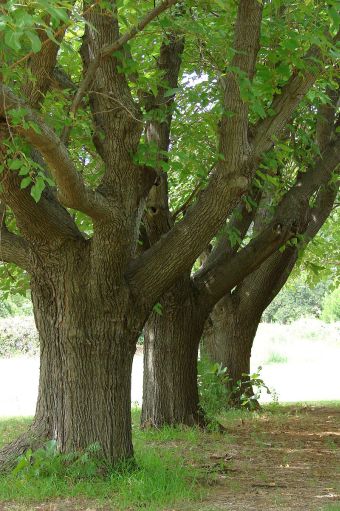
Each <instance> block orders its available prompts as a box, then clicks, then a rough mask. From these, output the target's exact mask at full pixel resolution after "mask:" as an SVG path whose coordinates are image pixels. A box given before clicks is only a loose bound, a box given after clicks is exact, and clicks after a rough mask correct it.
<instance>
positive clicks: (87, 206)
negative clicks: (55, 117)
mask: <svg viewBox="0 0 340 511" xmlns="http://www.w3.org/2000/svg"><path fill="white" fill-rule="evenodd" d="M19 108H23V109H25V111H26V115H25V116H24V119H25V121H26V123H27V125H28V127H26V128H24V127H22V126H15V127H11V130H12V131H16V132H17V133H18V134H19V135H21V136H23V137H24V138H25V139H26V140H27V141H28V142H30V143H31V144H32V145H33V146H34V147H35V148H36V149H38V150H39V152H40V153H41V154H42V156H43V157H44V160H45V162H46V163H47V165H48V166H49V169H50V171H51V174H52V176H53V178H54V181H55V183H56V185H57V188H58V198H59V199H60V201H61V202H62V204H64V206H66V207H72V208H74V209H78V210H79V211H82V212H84V213H86V214H88V215H89V216H92V217H99V216H102V215H105V214H107V211H108V206H107V203H106V201H105V199H104V197H103V196H101V195H100V194H99V193H98V192H94V191H92V190H90V189H88V188H87V187H86V186H85V183H84V181H83V178H82V176H81V175H80V174H79V173H78V172H77V170H76V168H75V166H74V164H73V162H72V160H71V159H70V156H69V154H68V151H67V149H66V147H65V146H64V144H63V143H62V142H61V141H60V139H59V138H58V136H57V135H56V134H55V132H54V131H53V130H52V129H51V128H50V127H49V126H47V124H45V123H44V122H43V120H42V119H41V118H40V117H39V116H38V114H37V113H36V112H34V111H33V110H32V109H31V108H29V106H28V105H27V104H26V103H24V102H23V101H21V100H20V99H19V98H18V97H17V96H15V94H13V92H12V91H11V90H10V89H9V88H8V87H7V86H5V85H3V84H0V116H3V117H6V119H9V120H10V119H11V113H10V111H11V110H12V109H13V110H16V109H19ZM32 126H33V127H32Z"/></svg>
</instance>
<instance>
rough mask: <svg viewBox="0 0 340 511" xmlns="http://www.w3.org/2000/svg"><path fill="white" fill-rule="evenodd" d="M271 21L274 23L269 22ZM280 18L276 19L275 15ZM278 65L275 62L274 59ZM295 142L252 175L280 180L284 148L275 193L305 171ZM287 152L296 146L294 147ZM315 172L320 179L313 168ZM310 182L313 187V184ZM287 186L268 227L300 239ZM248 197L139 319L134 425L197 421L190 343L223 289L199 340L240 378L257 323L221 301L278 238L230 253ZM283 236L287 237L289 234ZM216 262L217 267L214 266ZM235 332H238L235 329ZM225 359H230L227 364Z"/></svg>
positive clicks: (246, 218) (295, 199) (301, 219)
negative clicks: (200, 263) (139, 384)
mask: <svg viewBox="0 0 340 511" xmlns="http://www.w3.org/2000/svg"><path fill="white" fill-rule="evenodd" d="M275 21H276V22H277V19H276V20H275ZM280 23H282V20H281V18H280ZM267 57H268V56H267ZM281 64H282V65H283V63H282V62H281ZM319 85H320V84H319ZM253 87H254V88H255V84H253ZM267 93H268V91H267ZM324 94H325V93H324V90H322V89H320V87H316V88H315V90H314V91H313V93H312V94H311V95H310V96H311V99H312V98H313V99H312V102H313V105H314V106H312V105H310V106H308V108H307V113H308V116H309V121H310V116H311V114H312V113H313V119H312V126H313V128H312V132H313V134H314V133H315V129H314V128H315V114H314V112H315V105H316V102H315V99H316V96H319V98H323V100H325V95H324ZM317 102H318V101H317ZM302 115H303V116H306V109H304V110H303V114H302ZM321 125H322V122H319V126H320V127H321ZM326 126H327V127H328V129H330V130H331V131H333V124H332V122H330V123H329V124H328V123H327V122H326ZM306 127H307V129H308V130H309V131H311V127H310V124H309V126H304V125H303V124H302V125H301V126H300V127H299V126H298V128H297V129H298V130H299V132H300V133H295V132H294V133H293V131H295V130H293V131H292V132H291V133H290V136H291V137H292V138H295V137H296V138H297V139H299V138H301V140H302V141H303V142H304V144H305V145H306V139H308V145H309V147H308V150H309V153H310V155H312V154H314V151H313V150H312V148H313V147H314V146H315V144H314V143H312V144H311V140H310V138H309V137H308V136H307V134H305V136H304V137H302V136H301V133H302V131H303V130H304V129H305V128H306ZM288 131H289V130H288ZM332 143H333V142H332ZM295 145H296V144H295ZM302 146H303V144H302ZM302 146H300V147H299V151H298V152H296V155H295V157H296V159H295V161H293V166H291V165H292V158H291V152H292V150H293V148H292V147H291V146H290V147H289V145H288V144H283V143H282V140H279V141H278V143H277V144H276V146H275V151H274V153H273V154H271V155H269V157H268V166H267V168H266V171H265V174H264V173H263V170H262V168H260V169H259V173H258V175H259V176H262V177H261V178H260V179H263V180H266V182H267V184H268V183H269V185H271V187H272V188H273V181H274V184H275V185H276V186H277V184H278V182H279V181H280V180H279V177H280V176H273V175H272V173H273V163H274V164H275V167H274V169H275V168H276V167H277V160H278V161H280V159H282V154H283V153H286V154H285V155H284V158H283V159H285V160H286V163H285V165H286V164H287V160H289V159H290V162H289V163H288V165H286V171H285V172H286V174H287V168H288V169H289V168H290V170H288V176H287V175H285V176H284V180H283V181H285V183H284V184H283V183H281V188H282V190H285V189H287V188H289V186H291V185H292V183H293V182H294V178H295V176H296V169H300V171H301V172H303V171H305V170H306V165H308V157H306V147H302ZM314 149H315V147H314ZM193 150H194V149H193ZM287 151H288V154H287ZM294 151H296V148H295V147H294ZM307 154H308V153H307ZM287 156H290V158H287ZM312 158H313V157H312ZM293 159H294V158H293ZM329 163H330V161H329ZM337 164H338V159H337V158H335V160H334V161H333V162H332V163H330V166H329V167H328V170H327V171H326V174H327V175H328V177H326V175H324V177H325V181H324V183H326V182H327V181H328V180H329V178H330V176H331V174H332V171H333V170H334V169H335V167H336V165H337ZM289 166H290V167H289ZM262 167H263V165H262ZM320 170H321V169H320ZM309 171H310V175H312V174H313V172H317V170H316V169H315V167H314V165H311V166H310V168H309ZM319 177H321V172H320V176H319ZM321 179H322V178H321ZM307 180H308V178H307ZM314 184H315V185H316V182H315V183H314ZM320 184H321V182H319V185H320ZM319 185H316V188H313V187H312V188H311V189H310V192H308V193H307V196H309V197H310V198H312V196H313V194H314V193H315V192H316V190H317V189H319ZM295 186H296V188H295V192H296V195H294V191H293V189H292V190H291V192H290V193H287V196H286V197H284V198H283V199H282V204H281V206H280V207H279V210H280V209H281V212H283V211H285V212H286V210H287V211H288V212H290V214H291V216H290V218H289V213H288V214H287V215H286V218H285V219H284V221H282V219H280V213H279V212H278V213H277V216H276V217H275V220H276V222H277V224H276V225H281V224H282V225H284V226H286V227H287V224H289V222H288V218H289V220H290V222H291V223H290V226H292V225H295V228H296V232H295V233H294V236H295V235H296V234H298V236H301V235H302V234H303V233H305V231H306V230H307V229H308V225H309V222H312V223H313V221H312V218H311V217H310V214H311V213H312V211H311V210H308V204H307V202H308V201H307V202H306V197H307V196H304V194H303V193H302V195H300V192H302V190H301V188H300V187H301V183H300V181H299V179H298V180H297V182H296V185H295ZM262 188H263V187H262ZM282 190H281V197H282ZM299 190H300V192H299ZM319 191H320V190H319ZM259 192H260V193H259ZM270 192H271V195H270V200H271V202H272V205H275V202H277V200H276V196H277V190H275V189H274V190H273V189H271V190H270ZM159 193H160V195H161V198H159V199H158V203H159V204H160V203H163V204H164V203H165V204H166V201H165V200H164V198H163V197H164V196H163V195H162V191H160V192H159ZM194 193H195V190H194ZM194 193H193V194H194ZM193 194H190V195H189V200H190V199H191V198H192V196H193ZM254 194H255V197H254V196H252V195H250V196H248V197H246V201H245V203H244V204H243V206H242V207H241V208H238V209H237V210H236V211H235V214H234V218H233V219H231V221H230V222H229V224H228V234H229V239H228V238H227V237H226V236H224V239H222V240H221V243H219V244H218V246H217V248H216V249H215V250H214V251H213V253H212V255H211V256H210V257H208V262H206V264H205V265H204V267H203V269H202V270H201V271H200V272H198V273H196V274H195V275H194V276H191V275H190V273H189V272H187V273H186V274H184V275H182V277H181V279H179V280H178V281H177V283H176V285H175V286H173V287H172V288H171V290H169V291H168V292H167V293H166V294H165V295H163V297H162V299H161V300H160V305H161V308H160V311H161V314H159V311H158V313H153V314H152V315H151V316H150V318H149V320H148V322H147V324H146V327H145V331H144V332H145V333H144V389H143V396H144V401H143V412H142V424H143V423H147V424H150V423H151V424H154V425H155V426H161V425H163V424H176V423H186V424H193V423H195V422H201V420H202V416H201V412H200V409H199V406H198V391H197V385H196V375H197V370H196V362H197V350H198V344H199V339H200V336H201V334H202V333H203V329H204V323H205V321H206V320H207V318H208V316H209V313H210V312H211V311H212V307H213V306H214V305H215V304H216V301H218V300H217V297H220V298H221V297H222V296H223V294H224V293H225V296H224V298H223V300H221V302H220V303H219V304H218V306H216V308H215V310H214V312H213V313H212V315H211V317H212V318H214V319H213V321H214V325H215V327H216V328H215V331H214V332H212V329H211V328H210V329H208V328H206V329H205V334H204V335H205V337H206V346H207V347H208V346H209V347H210V350H209V351H210V355H211V356H212V358H213V359H214V360H217V361H222V362H225V361H226V360H227V361H228V368H229V370H231V372H232V373H233V368H234V369H235V374H231V377H232V381H233V382H234V383H235V382H236V381H237V380H238V379H240V378H241V375H242V373H243V372H247V373H249V360H250V350H251V344H252V340H253V338H254V336H255V333H256V329H257V323H256V321H251V322H250V321H248V320H247V317H248V316H249V317H250V318H251V319H253V317H252V316H253V309H252V307H251V301H250V300H249V301H248V302H247V305H246V306H245V310H244V311H242V313H241V314H240V315H239V316H237V314H236V310H234V308H231V303H229V299H228V296H229V295H230V296H231V291H232V290H233V288H234V287H235V286H236V285H238V284H241V283H242V282H243V281H244V279H245V277H246V276H247V275H248V274H251V273H252V271H253V270H254V269H256V267H257V266H259V265H260V264H261V262H263V261H264V260H265V259H266V258H267V257H268V256H269V255H270V254H271V253H273V252H275V250H277V249H278V248H279V246H280V243H282V239H280V238H279V237H278V238H277V239H276V242H275V243H272V244H271V243H270V239H269V238H267V239H266V237H265V236H264V237H262V244H261V243H260V239H258V240H257V242H258V244H255V245H250V246H251V247H252V249H253V250H251V249H250V246H249V247H248V249H246V248H245V249H243V250H240V251H238V249H239V246H240V242H241V243H242V242H243V239H244V238H245V237H246V235H247V233H248V234H249V231H248V229H249V227H250V226H251V224H252V223H253V220H254V215H255V214H256V209H257V203H256V201H255V199H256V200H257V201H259V195H260V194H261V190H260V191H259V190H257V191H256V190H253V195H254ZM322 197H324V199H326V198H327V205H325V204H322V207H323V208H325V209H324V210H322V209H321V206H320V212H321V211H322V215H321V216H320V217H319V220H318V221H320V223H319V228H320V227H321V225H322V223H323V222H324V221H325V219H326V218H327V216H328V214H329V211H330V210H329V208H331V206H332V200H334V191H333V189H332V190H331V192H329V191H327V192H325V191H324V190H323V191H322V192H321V193H320V201H321V202H322V200H323V199H322ZM300 200H301V201H302V204H303V206H302V207H297V206H298V204H299V201H300ZM250 204H252V205H253V207H250ZM254 205H255V207H254ZM185 206H186V204H185ZM167 210H168V209H167V208H166V207H164V206H163V208H162V209H160V211H162V212H163V215H164V216H165V213H164V211H167ZM184 210H185V208H184ZM180 211H181V212H182V211H183V207H182V208H180ZM308 211H309V212H308ZM315 212H316V211H315ZM160 214H161V213H160V212H159V216H160ZM306 214H307V217H308V216H309V220H307V219H306V218H305V215H306ZM155 223H156V222H155ZM257 223H258V222H257ZM160 225H161V226H164V225H165V230H166V228H167V227H166V225H167V222H164V223H163V224H162V223H160V224H158V225H157V227H156V228H155V232H156V238H157V234H159V232H160V231H161V229H162V227H160ZM148 227H149V226H148ZM163 228H164V227H163ZM310 229H311V227H310ZM288 230H289V229H288ZM259 232H261V230H259ZM148 234H149V239H151V240H152V239H153V233H152V232H151V234H150V228H149V229H148ZM290 235H291V236H292V232H291V231H290ZM254 241H255V240H254ZM237 251H238V252H237ZM289 252H290V248H289V249H287V252H286V254H285V256H284V257H285V258H286V257H288V256H287V254H288V253H289ZM243 258H244V259H243ZM273 258H274V256H273ZM264 264H265V263H264ZM292 265H293V266H294V263H292ZM218 266H219V270H218V269H217V267H218ZM209 277H210V278H211V277H212V278H211V282H210V281H209ZM248 279H249V280H251V279H252V275H249V277H248ZM207 281H208V286H207V287H208V289H209V290H208V296H206V293H205V291H206V289H204V287H205V284H206V282H207ZM282 285H283V282H282ZM274 289H275V285H274V284H273V286H272V288H270V291H272V292H273V293H274ZM227 291H228V293H227ZM268 292H269V291H268ZM276 292H277V291H276ZM233 294H234V291H233ZM235 296H237V293H235ZM273 297H274V295H273ZM273 297H272V298H273ZM261 314H262V311H261ZM261 314H260V316H261ZM217 329H219V332H217ZM242 330H244V332H243V333H242ZM218 335H220V337H221V338H222V339H221V342H222V345H223V349H224V357H223V358H221V357H218V356H217V355H216V352H215V353H214V351H213V350H212V345H213V344H214V347H215V349H216V348H217V346H216V342H217V338H216V336H218ZM207 337H209V338H210V342H209V341H208V339H207ZM228 337H230V342H229V343H228V344H227V343H226V338H228ZM242 338H243V339H245V338H249V339H251V342H250V341H249V342H248V343H247V345H248V347H247V348H246V349H245V352H244V353H240V348H239V346H240V344H237V343H235V340H239V341H240V342H241V339H242ZM220 349H221V348H220ZM227 349H230V356H227V354H226V350H227ZM237 353H238V354H239V355H240V357H241V359H243V360H240V362H239V364H238V365H237V364H236V355H237ZM220 355H221V353H220ZM232 358H233V363H231V359H232Z"/></svg>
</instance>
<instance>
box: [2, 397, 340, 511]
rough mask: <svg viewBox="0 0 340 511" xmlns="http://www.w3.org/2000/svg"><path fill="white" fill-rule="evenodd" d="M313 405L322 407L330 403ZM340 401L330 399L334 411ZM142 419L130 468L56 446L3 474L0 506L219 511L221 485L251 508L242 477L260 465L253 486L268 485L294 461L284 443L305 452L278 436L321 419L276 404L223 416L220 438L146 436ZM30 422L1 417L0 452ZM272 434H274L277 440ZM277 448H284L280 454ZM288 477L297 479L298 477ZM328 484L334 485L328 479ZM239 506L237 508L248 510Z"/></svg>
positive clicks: (179, 432)
mask: <svg viewBox="0 0 340 511" xmlns="http://www.w3.org/2000/svg"><path fill="white" fill-rule="evenodd" d="M308 404H309V403H308ZM315 404H318V405H319V406H325V405H329V404H330V403H327V404H326V403H324V402H321V403H320V402H319V403H315ZM339 404H340V403H339V402H332V405H333V406H335V405H337V406H339ZM139 415H140V411H139V410H137V409H135V410H133V413H132V417H133V437H134V446H135V459H136V464H134V465H133V466H131V464H130V465H127V464H125V465H121V466H120V467H118V468H115V469H112V468H109V469H107V467H104V466H103V463H102V462H101V461H100V458H99V456H98V452H97V451H96V450H95V449H92V451H91V450H88V452H86V453H85V454H84V453H82V454H78V455H73V457H70V456H65V455H63V456H61V455H58V454H57V453H56V452H55V450H53V449H52V450H50V454H46V452H45V451H43V453H41V452H40V454H39V453H36V454H35V460H36V461H35V462H34V463H33V465H31V463H30V459H29V458H28V462H27V463H25V462H24V463H23V467H22V468H21V470H20V471H18V472H17V473H12V474H9V475H6V476H2V477H0V502H6V501H9V502H12V505H14V503H15V506H18V507H17V508H15V509H21V510H23V509H24V510H25V511H28V510H30V509H33V508H35V507H34V506H35V503H39V505H40V504H41V503H42V502H45V503H47V504H46V505H48V503H51V502H53V503H55V502H56V501H57V500H58V499H61V500H63V499H64V500H65V501H67V502H71V505H72V506H74V507H72V509H76V505H81V509H100V508H101V507H105V510H106V511H107V510H112V511H113V510H115V511H118V510H120V511H123V510H125V511H127V510H129V511H136V510H139V509H145V510H147V511H156V510H157V511H161V510H165V509H166V510H170V509H171V510H175V509H176V510H178V509H182V510H192V509H198V510H199V509H201V510H204V511H208V509H218V507H217V508H216V507H214V505H215V502H214V492H215V491H216V488H217V489H218V488H221V485H223V491H225V492H227V493H226V494H227V497H226V498H230V496H237V499H238V500H242V502H244V503H249V498H250V497H249V495H248V496H247V489H249V484H250V483H249V478H248V477H246V478H245V477H244V474H248V471H250V472H251V467H252V466H253V464H254V463H255V465H256V467H257V470H256V473H255V475H254V474H253V475H252V479H251V481H253V482H255V483H266V482H271V481H272V480H273V478H274V475H273V467H274V472H275V467H276V468H277V466H279V465H278V464H283V465H287V464H288V463H289V464H290V461H291V459H290V455H289V457H288V454H287V459H286V458H285V453H284V452H282V453H281V450H280V449H281V448H284V442H289V446H288V447H289V449H290V447H291V442H292V440H293V441H294V448H295V450H296V449H300V451H301V453H302V454H303V452H304V451H303V450H304V447H305V446H304V442H303V441H302V440H301V446H300V447H299V442H300V440H299V438H295V437H294V436H292V437H291V438H289V437H288V435H284V434H281V433H280V432H281V431H285V430H286V426H287V431H290V430H291V427H292V426H294V425H295V424H297V425H298V430H299V431H300V430H301V427H302V426H303V428H306V427H307V428H309V429H308V430H307V433H308V431H309V430H310V431H314V426H313V423H312V421H313V420H315V418H317V417H315V415H314V413H312V412H311V408H310V407H309V406H308V407H305V406H304V405H301V404H298V405H294V404H292V403H290V404H289V406H282V405H280V404H277V403H274V404H272V405H267V406H264V407H263V410H262V412H261V413H257V412H249V411H247V410H230V411H228V412H226V413H224V414H223V415H222V416H221V417H220V421H221V423H222V424H223V425H224V426H225V428H226V433H224V434H223V435H221V434H220V433H217V432H209V433H206V432H202V431H200V430H198V429H195V428H171V427H166V428H163V429H158V430H157V429H155V430H154V429H151V430H144V431H141V430H140V429H139ZM29 423H30V419H27V418H15V419H4V420H0V447H1V445H3V444H4V443H6V442H9V441H10V440H12V439H14V438H15V437H17V435H18V434H20V433H21V432H23V431H24V430H25V429H26V428H27V426H28V425H29ZM229 432H230V433H229ZM273 432H274V433H275V432H276V433H275V434H274V435H273ZM278 434H279V437H278V436H277V435H278ZM315 438H316V439H314V437H313V439H314V442H318V443H317V449H318V450H320V449H327V450H329V452H330V454H329V455H328V454H327V456H328V457H329V456H333V455H334V454H331V453H334V452H335V448H336V445H335V440H336V439H335V440H334V439H333V438H328V437H325V438H322V439H317V437H315ZM242 445H243V447H241V448H240V446H242ZM288 447H287V449H288ZM277 448H279V451H276V450H275V449H277ZM241 449H242V451H243V455H241ZM272 449H274V450H273V451H272ZM275 452H277V453H279V454H278V456H279V457H278V458H277V460H276V461H275V460H274V461H275V463H274V465H273V467H272V468H271V469H270V470H267V468H266V467H267V465H266V460H267V457H268V455H269V453H271V454H270V456H273V455H274V454H275ZM287 452H288V451H287ZM308 452H309V451H308ZM318 452H319V451H318ZM273 453H274V454H273ZM280 453H281V454H280ZM226 455H227V458H225V456H226ZM229 456H231V457H230V458H229ZM242 456H243V460H242ZM294 456H297V455H296V454H294ZM268 459H270V458H268ZM294 460H295V458H294ZM24 461H25V460H24ZM240 463H241V466H240ZM249 463H250V465H249ZM248 465H249V466H248ZM287 466H288V465H287ZM103 468H106V469H107V470H105V471H104V470H103ZM285 470H287V469H285ZM288 470H289V469H288ZM250 472H249V473H250ZM291 477H292V478H293V479H294V481H295V474H292V476H291ZM274 479H275V478H274ZM285 484H287V481H286V480H285ZM306 484H307V483H306ZM312 484H314V480H313V481H312ZM322 484H324V483H322ZM329 484H333V483H331V481H330V483H329ZM268 498H269V496H268ZM70 499H71V501H70ZM72 499H74V500H72ZM247 499H248V500H247ZM51 505H52V504H51ZM242 505H243V504H242ZM242 505H241V507H240V509H243V507H242ZM20 506H22V507H20ZM31 506H32V507H31ZM0 507H1V505H0ZM278 507H279V504H278ZM9 509H12V508H11V507H9ZM42 509H45V508H42ZM65 509H66V508H65ZM67 509H69V508H67ZM70 509H71V508H70ZM320 511H340V508H339V505H338V507H336V505H333V504H329V505H328V507H327V506H326V507H322V508H321V507H320Z"/></svg>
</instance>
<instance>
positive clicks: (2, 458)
mask: <svg viewBox="0 0 340 511" xmlns="http://www.w3.org/2000/svg"><path fill="white" fill-rule="evenodd" d="M48 439H49V432H48V430H47V427H46V424H43V423H41V422H39V423H37V422H34V423H33V424H32V426H30V428H29V429H28V431H26V432H25V433H23V434H22V435H20V436H19V437H18V438H16V439H15V440H13V442H10V443H9V444H7V445H5V446H4V447H3V448H2V449H1V450H0V473H4V472H10V471H11V470H13V468H15V466H16V464H17V462H18V458H19V457H20V456H22V455H23V454H25V452H27V451H28V450H29V449H32V451H36V450H37V449H39V448H40V447H43V446H44V445H45V443H46V442H47V441H48Z"/></svg>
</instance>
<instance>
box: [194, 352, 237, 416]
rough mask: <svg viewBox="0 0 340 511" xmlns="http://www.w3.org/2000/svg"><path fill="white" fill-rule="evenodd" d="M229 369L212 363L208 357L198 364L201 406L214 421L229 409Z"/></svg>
mask: <svg viewBox="0 0 340 511" xmlns="http://www.w3.org/2000/svg"><path fill="white" fill-rule="evenodd" d="M229 381H230V378H229V376H228V373H227V368H226V367H222V364H217V363H215V364H214V363H212V362H211V361H210V360H209V359H208V358H207V357H202V358H201V359H200V360H199V362H198V388H199V394H200V404H201V407H202V409H203V410H204V412H205V414H206V416H207V418H208V419H210V420H213V419H215V418H216V416H217V415H219V414H220V413H222V411H224V410H225V409H226V407H227V403H228V401H229V398H230V392H229V391H228V388H227V385H228V382H229Z"/></svg>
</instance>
